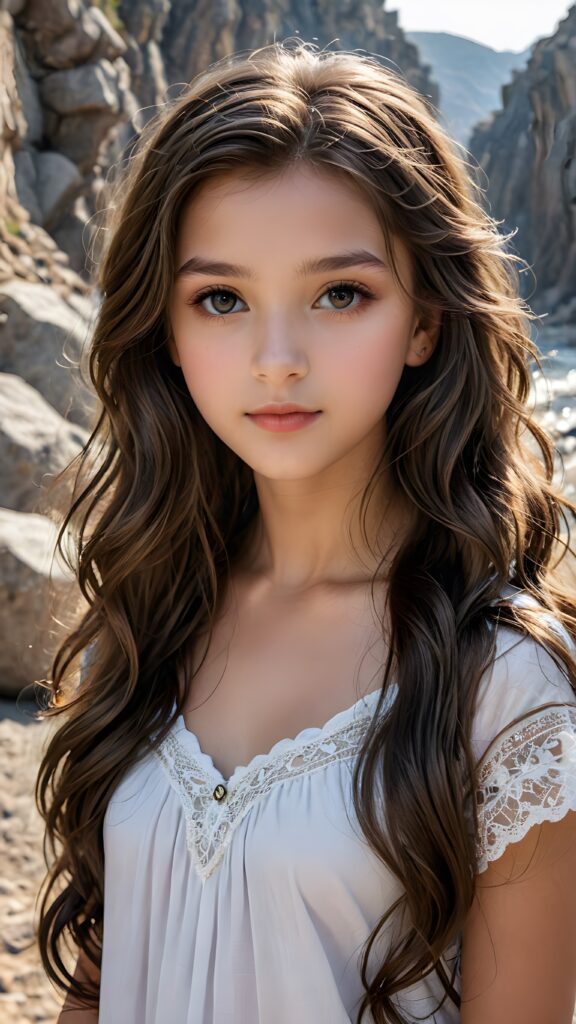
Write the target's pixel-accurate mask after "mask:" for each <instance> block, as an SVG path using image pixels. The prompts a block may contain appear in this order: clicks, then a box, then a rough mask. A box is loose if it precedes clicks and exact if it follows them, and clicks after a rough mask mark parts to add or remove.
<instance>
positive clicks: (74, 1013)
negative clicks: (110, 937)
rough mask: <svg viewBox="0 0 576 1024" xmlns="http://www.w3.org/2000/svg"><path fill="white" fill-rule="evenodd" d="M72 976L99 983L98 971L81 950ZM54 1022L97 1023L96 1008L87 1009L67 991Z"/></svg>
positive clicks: (67, 1023)
mask: <svg viewBox="0 0 576 1024" xmlns="http://www.w3.org/2000/svg"><path fill="white" fill-rule="evenodd" d="M74 977H75V978H76V979H77V980H78V981H81V982H87V981H89V980H90V981H94V982H96V984H97V985H98V986H99V985H100V971H99V970H98V968H97V967H95V966H94V964H93V963H92V961H91V960H90V959H89V958H88V957H87V956H86V954H85V953H84V951H83V950H81V951H80V954H79V956H78V960H77V961H76V970H75V972H74ZM56 1024H98V1010H97V1009H87V1008H86V1007H85V1006H84V1007H83V1006H81V1004H80V1003H79V1002H78V998H77V996H75V995H73V994H72V993H69V994H68V995H67V996H66V1000H65V1002H64V1005H63V1007H62V1009H61V1011H60V1016H59V1017H58V1019H57V1021H56Z"/></svg>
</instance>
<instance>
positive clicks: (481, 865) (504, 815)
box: [476, 704, 576, 872]
mask: <svg viewBox="0 0 576 1024" xmlns="http://www.w3.org/2000/svg"><path fill="white" fill-rule="evenodd" d="M478 781H479V785H478V788H477V790H476V801H477V804H478V817H479V833H478V835H477V836H476V853H477V858H478V871H479V872H482V871H485V870H486V868H487V867H488V863H489V861H493V860H496V859H497V858H498V857H500V856H501V855H502V854H503V853H504V850H505V849H506V847H507V846H508V845H509V844H510V843H517V842H518V841H519V840H520V839H523V838H524V836H525V835H526V833H527V832H528V831H529V829H530V828H532V826H533V825H538V824H541V823H542V822H543V821H559V820H560V819H561V818H563V817H564V816H565V815H566V814H567V813H568V811H570V810H573V811H576V705H570V704H565V705H558V706H555V707H549V708H544V709H541V710H539V711H536V712H534V714H533V715H530V716H529V717H528V718H526V719H523V721H522V722H521V723H517V724H516V725H515V726H514V727H512V728H511V729H510V730H508V731H507V732H506V733H504V734H503V735H502V736H500V737H498V739H497V740H496V741H495V743H494V744H493V746H492V747H491V748H490V751H489V753H488V755H487V757H486V759H485V760H484V761H483V763H482V766H481V768H480V771H479V777H478Z"/></svg>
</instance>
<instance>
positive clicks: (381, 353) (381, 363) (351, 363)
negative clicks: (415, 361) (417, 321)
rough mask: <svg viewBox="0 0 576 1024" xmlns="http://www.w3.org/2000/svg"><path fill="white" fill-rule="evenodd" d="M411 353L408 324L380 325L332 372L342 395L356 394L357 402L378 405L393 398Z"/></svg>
mask: <svg viewBox="0 0 576 1024" xmlns="http://www.w3.org/2000/svg"><path fill="white" fill-rule="evenodd" d="M407 351H408V329H407V327H406V325H405V324H395V325H386V324H384V325H382V324H379V325H377V326H376V327H374V326H372V327H371V329H370V330H369V331H366V333H365V334H364V335H363V336H359V337H358V339H357V344H355V345H354V346H353V347H351V348H350V349H347V350H346V353H345V358H343V359H341V360H337V361H336V360H335V361H334V362H333V364H332V369H331V370H330V369H329V370H328V372H329V373H331V376H332V379H333V382H334V386H335V387H336V388H337V390H338V391H340V392H341V393H342V394H346V393H353V395H354V397H355V400H356V401H361V402H362V403H363V404H365V405H366V406H370V407H372V406H374V405H376V406H378V405H381V404H382V403H383V402H385V403H388V402H390V400H391V399H392V397H393V395H394V392H395V390H396V388H397V386H398V382H399V380H400V378H401V376H402V372H403V370H404V366H405V360H406V354H407Z"/></svg>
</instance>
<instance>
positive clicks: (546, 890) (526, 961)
mask: <svg viewBox="0 0 576 1024" xmlns="http://www.w3.org/2000/svg"><path fill="white" fill-rule="evenodd" d="M461 973H462V983H461V995H462V1006H461V1018H460V1019H461V1024H486V1021H490V1024H572V1017H573V1013H574V1003H575V999H576V813H575V812H574V811H568V813H567V814H566V815H565V817H563V818H561V819H560V820H559V821H554V822H552V821H544V822H543V824H541V825H535V826H533V827H532V828H530V830H529V831H528V832H527V834H526V835H525V837H524V838H523V839H522V840H520V841H519V842H516V843H511V844H510V845H509V846H508V847H507V848H506V850H505V851H504V853H503V854H502V856H501V857H500V858H499V859H498V860H495V861H493V862H491V863H490V864H489V865H488V867H487V869H486V870H485V871H483V872H482V873H481V874H479V875H477V878H476V892H475V896H474V902H473V904H472V907H471V909H470V912H469V915H468V918H467V921H466V924H465V928H464V931H463V935H462V955H461Z"/></svg>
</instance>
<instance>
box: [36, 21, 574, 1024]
mask: <svg viewBox="0 0 576 1024" xmlns="http://www.w3.org/2000/svg"><path fill="white" fill-rule="evenodd" d="M478 193H479V187H478V186H477V185H476V184H475V183H474V182H473V179H472V178H471V177H470V176H469V174H468V171H467V167H466V165H465V163H464V161H463V159H462V158H461V157H460V156H459V155H458V153H457V149H456V147H455V146H454V145H453V144H452V142H451V141H450V140H449V139H448V138H447V137H446V135H445V134H444V132H443V130H442V128H441V127H440V126H439V124H438V122H437V121H436V119H435V117H434V111H433V110H432V109H431V108H430V107H429V106H428V104H427V102H426V101H425V100H424V99H423V98H422V97H421V96H419V95H418V94H417V93H416V92H415V91H414V90H413V89H412V88H411V87H409V86H408V85H407V84H406V82H405V81H403V80H402V79H401V78H400V77H399V76H397V75H396V74H395V73H393V72H392V71H390V70H388V69H387V68H385V67H383V66H382V65H381V64H380V63H379V62H378V61H377V60H376V59H374V58H372V57H367V56H361V55H359V54H356V53H346V52H334V51H332V52H331V51H328V50H322V51H318V50H317V48H315V47H314V46H312V45H308V44H303V43H301V42H300V41H298V40H288V41H286V42H284V43H283V44H274V45H271V46H266V47H263V48H262V49H259V50H257V51H255V52H253V53H251V54H248V55H245V54H242V55H236V56H234V57H233V58H227V59H224V60H222V61H220V62H218V63H217V64H216V65H214V66H213V67H211V68H209V69H208V70H207V71H206V72H204V73H203V74H201V75H199V76H198V77H197V78H196V79H195V80H194V81H193V82H192V84H191V85H190V86H189V87H188V88H187V90H186V91H185V92H184V93H183V94H182V95H181V96H180V97H179V98H178V99H176V100H175V101H173V102H171V104H170V105H169V106H168V107H167V108H166V110H164V111H162V113H161V114H160V116H159V117H158V118H157V119H156V121H155V122H154V123H153V124H151V125H149V126H148V128H147V130H146V131H145V133H144V136H143V138H142V140H141V142H140V145H139V147H138V149H137V152H136V153H135V154H133V155H132V157H131V159H130V161H129V168H128V173H127V175H126V176H125V177H124V178H123V180H122V181H121V182H120V184H119V186H118V188H117V203H116V206H115V207H114V209H113V211H112V213H113V216H112V221H111V225H110V229H109V232H108V235H107V239H106V244H105V251H104V254H103V258H102V261H101V265H100V272H99V273H100V277H99V284H100V288H101V294H102V303H101V307H100V309H99V314H98V320H97V324H96V327H95V332H94V336H93V341H92V347H91V351H90V375H91V379H92V382H93V385H94V387H95V389H96V392H97V394H98V396H99V397H100V399H101V403H102V408H101V413H100V416H99V419H98V422H97V424H96V426H95V429H94V432H93V434H92V436H91V437H90V439H89V441H88V443H87V445H86V449H85V451H84V453H83V457H82V459H81V462H80V466H79V468H78V477H77V479H76V480H75V483H76V489H75V496H74V501H73V504H72V505H71V507H70V508H69V509H68V511H67V513H66V515H65V518H64V520H63V525H62V530H61V534H60V536H61V537H62V536H63V534H64V530H67V531H68V532H70V531H73V532H74V533H75V536H76V537H77V565H76V571H77V575H78V580H79V583H80V586H81V589H82V593H83V595H84V597H85V598H86V599H87V602H88V608H87V610H86V612H85V614H84V615H83V618H82V620H81V622H80V623H79V625H78V627H77V628H76V629H75V630H74V631H73V632H71V633H70V635H69V636H68V637H67V638H66V640H65V641H64V642H63V644H62V646H61V648H60V650H59V651H58V653H57V656H56V658H55V660H54V665H53V678H52V683H51V687H52V689H53V700H52V702H51V706H50V707H49V708H48V709H46V710H45V711H44V712H43V713H42V717H44V718H48V717H50V718H54V717H58V716H60V717H61V724H59V728H58V729H57V730H55V731H54V734H53V736H52V738H51V740H50V742H49V744H48V745H47V747H46V752H45V755H44V758H43V761H42V765H41V767H40V772H39V777H38V789H37V799H38V801H39V806H40V809H41V813H42V814H43V816H44V818H45V822H46V834H47V838H48V839H49V841H50V843H51V849H52V851H53V853H54V856H53V859H52V862H51V863H50V864H49V865H48V874H47V878H46V879H45V891H44V894H43V899H42V903H41V916H40V922H39V926H38V941H39V946H40V950H41V955H42V958H43V963H44V966H45V969H46V971H47V974H48V976H49V978H50V979H51V980H52V981H53V982H54V983H56V984H57V985H59V986H60V987H61V988H62V989H63V990H64V991H65V992H67V993H68V999H67V1001H66V1004H65V1009H63V1011H62V1014H61V1017H60V1020H61V1021H62V1022H63V1024H73V1022H80V1021H81V1022H88V1021H95V1020H99V1021H100V1024H347V1022H354V1024H356V1022H359V1024H368V1022H372V1021H373V1022H375V1024H384V1022H386V1024H405V1022H411V1021H416V1020H418V1021H428V1022H432V1021H435V1022H438V1024H445V1022H453V1021H461V1022H462V1024H570V1022H571V1020H572V1013H573V1010H574V999H575V987H576V885H575V884H574V878H575V877H576V815H575V814H574V813H573V812H574V810H576V693H575V692H574V691H575V687H576V660H575V650H574V641H575V639H576V608H575V602H574V597H573V592H571V591H569V590H568V589H567V586H566V584H565V583H563V582H562V579H561V578H560V574H559V572H558V571H557V563H555V562H554V559H555V556H556V552H557V548H558V546H559V542H560V541H561V519H562V520H563V521H564V523H565V524H567V520H566V515H565V513H564V512H563V507H565V508H566V509H569V510H570V513H573V512H574V511H576V506H574V505H571V504H570V502H569V501H568V500H567V499H565V498H563V497H561V496H560V494H559V493H557V492H556V491H555V489H554V486H553V484H552V469H553V466H552V463H553V444H552V440H551V438H550V437H549V436H548V435H547V434H545V433H544V432H543V431H542V429H540V428H539V427H538V425H537V424H536V422H535V421H534V420H533V419H532V416H531V413H530V410H529V408H528V394H529V387H530V366H529V361H530V359H533V360H536V362H538V353H537V349H536V348H535V346H534V344H533V342H532V341H531V339H530V331H529V321H530V319H535V317H534V314H533V313H531V312H530V311H529V309H528V307H527V306H526V305H525V304H524V303H523V301H522V300H521V299H520V298H519V295H518V281H517V272H516V269H515V267H514V263H515V262H520V261H519V259H518V257H516V256H513V255H511V254H510V253H508V252H507V250H506V242H507V240H508V239H507V238H504V237H503V236H501V235H500V234H499V233H498V230H497V226H496V223H495V222H494V221H493V220H492V219H491V218H490V217H489V216H488V215H487V214H486V213H485V212H484V211H483V208H482V205H481V201H480V199H481V197H480V196H479V194H478ZM508 237H509V236H508ZM568 534H569V531H568ZM562 543H563V544H564V545H565V544H566V540H563V541H562ZM565 550H566V548H565ZM567 550H570V549H569V548H568V549H567ZM80 656H81V662H82V667H83V671H82V674H81V677H80V679H78V664H79V659H80ZM69 938H72V940H73V942H74V944H75V946H76V947H77V951H78V956H77V960H76V968H75V976H74V978H72V975H71V971H70V969H69V967H70V968H72V967H73V965H72V964H69V965H66V964H65V962H64V960H63V958H62V954H63V949H64V943H65V941H67V940H68V939H69ZM98 1001H99V1011H98V1010H97V1009H96V1007H97V1005H98ZM80 1007H83V1008H82V1009H81V1008H80ZM74 1008H76V1009H74Z"/></svg>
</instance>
